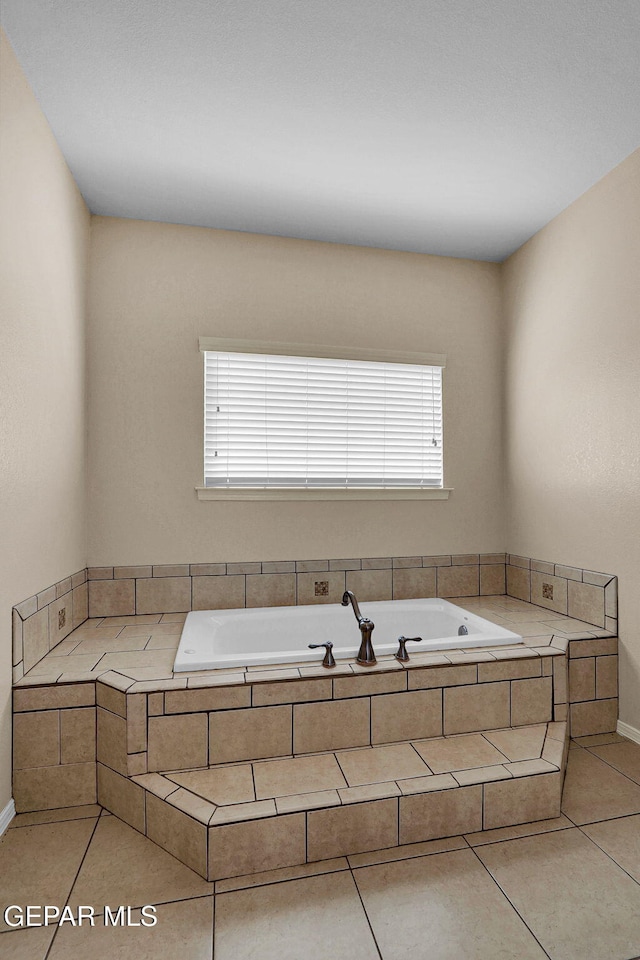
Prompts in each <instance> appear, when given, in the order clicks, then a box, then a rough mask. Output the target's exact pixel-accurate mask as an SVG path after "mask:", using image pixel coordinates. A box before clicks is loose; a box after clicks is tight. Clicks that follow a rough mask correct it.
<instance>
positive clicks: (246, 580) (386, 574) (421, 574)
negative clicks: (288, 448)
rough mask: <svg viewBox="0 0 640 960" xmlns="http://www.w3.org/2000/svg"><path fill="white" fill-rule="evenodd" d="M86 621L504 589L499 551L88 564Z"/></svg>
mask: <svg viewBox="0 0 640 960" xmlns="http://www.w3.org/2000/svg"><path fill="white" fill-rule="evenodd" d="M88 578H89V615H90V617H113V616H133V615H136V614H137V615H140V614H151V613H168V612H175V613H180V612H186V611H189V610H211V609H224V608H236V607H245V606H246V607H262V606H290V605H294V604H310V603H338V602H339V601H340V599H341V597H342V594H343V592H344V590H345V589H348V590H353V591H354V592H355V593H356V594H357V595H358V598H359V599H361V600H363V601H364V600H407V599H411V598H415V597H443V598H444V597H446V598H450V597H459V596H488V595H492V594H502V593H504V591H505V554H504V553H486V554H477V553H473V554H446V555H443V556H433V557H422V556H414V557H373V558H352V559H333V560H278V561H269V562H267V561H264V562H260V561H256V562H247V563H191V564H189V563H178V564H164V565H160V566H129V567H90V568H89V570H88Z"/></svg>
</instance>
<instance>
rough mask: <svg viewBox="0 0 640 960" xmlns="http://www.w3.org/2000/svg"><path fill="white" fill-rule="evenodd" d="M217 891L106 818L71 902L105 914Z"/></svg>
mask: <svg viewBox="0 0 640 960" xmlns="http://www.w3.org/2000/svg"><path fill="white" fill-rule="evenodd" d="M212 890H213V888H212V885H211V884H210V883H207V882H206V880H203V879H202V877H199V876H198V875H197V874H196V873H194V872H193V871H192V870H190V869H189V868H188V867H186V866H185V865H184V864H182V863H180V862H179V861H178V860H176V859H175V858H174V857H172V856H170V855H169V854H168V853H166V852H165V851H164V850H161V849H160V847H158V846H157V845H156V844H155V843H152V842H151V840H147V838H146V837H143V836H142V835H141V834H139V833H138V832H137V831H136V830H133V829H132V828H131V827H128V826H127V825H126V823H122V821H121V820H119V819H118V818H117V817H104V818H102V817H101V818H100V822H99V823H98V826H97V828H96V832H95V835H94V837H93V840H92V842H91V845H90V847H89V850H88V852H87V856H86V857H85V860H84V863H83V864H82V869H81V871H80V874H79V876H78V879H77V880H76V882H75V884H74V886H73V890H72V892H71V897H70V900H69V902H70V904H71V905H72V906H77V905H78V904H94V905H96V906H99V907H100V908H101V909H102V908H103V907H104V906H105V905H108V906H112V905H114V906H118V905H119V904H121V903H123V904H128V905H130V906H132V907H142V906H144V904H146V903H163V902H165V901H168V900H180V899H182V898H186V897H201V896H204V895H206V894H208V893H211V892H212ZM43 902H47V901H43Z"/></svg>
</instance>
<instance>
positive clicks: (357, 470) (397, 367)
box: [200, 339, 444, 499]
mask: <svg viewBox="0 0 640 960" xmlns="http://www.w3.org/2000/svg"><path fill="white" fill-rule="evenodd" d="M227 344H229V342H228V341H218V340H209V339H203V340H202V341H201V349H202V350H203V352H204V363H205V451H204V460H205V486H204V490H205V491H211V492H214V491H218V492H222V491H227V492H231V491H254V493H255V492H256V491H269V490H271V491H280V496H281V497H282V498H287V496H286V491H288V492H289V493H290V494H294V492H295V491H307V492H309V491H315V492H316V493H319V492H322V491H324V492H325V494H326V496H322V497H321V498H322V499H325V498H326V499H333V498H335V497H337V498H340V492H342V493H343V494H344V493H345V492H351V491H358V492H359V493H360V494H361V495H362V494H364V492H365V491H369V493H370V496H371V495H372V494H371V492H375V491H377V492H378V493H381V492H383V491H384V492H385V493H386V492H387V491H396V492H398V493H399V492H401V491H403V492H404V493H405V494H407V495H409V494H411V493H413V494H414V495H416V493H417V494H418V495H419V494H420V492H422V494H423V495H428V494H427V491H431V493H432V495H434V494H436V491H438V492H439V493H440V494H442V492H443V489H444V488H443V472H442V471H443V462H442V368H443V366H444V358H443V357H433V356H429V357H428V358H427V359H428V360H429V361H430V362H428V363H427V362H421V361H423V360H424V357H421V356H416V355H403V354H400V353H394V354H385V355H384V357H381V356H380V354H379V353H376V352H375V351H369V350H357V351H354V350H346V349H343V350H340V349H339V348H331V349H329V348H326V347H312V346H311V345H309V344H307V345H298V344H273V343H267V344H265V343H255V342H246V343H231V344H230V346H231V347H233V349H220V347H221V345H227ZM213 347H217V349H212V348H213ZM341 353H342V354H349V356H341V355H340V354H341ZM305 354H308V355H305ZM323 354H324V355H323ZM326 354H333V356H332V355H329V356H327V355H326ZM390 357H392V359H390ZM200 489H201V490H202V489H203V488H200ZM332 492H333V496H332ZM356 495H357V494H356ZM214 496H215V494H214ZM247 496H248V497H250V494H247ZM209 498H210V497H203V499H209Z"/></svg>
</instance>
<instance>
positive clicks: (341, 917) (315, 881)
mask: <svg viewBox="0 0 640 960" xmlns="http://www.w3.org/2000/svg"><path fill="white" fill-rule="evenodd" d="M215 942H216V960H300V958H301V957H304V958H305V960H328V958H336V960H339V958H340V960H342V958H347V957H348V958H349V960H378V957H379V955H378V951H377V950H376V946H375V942H374V939H373V936H372V935H371V930H370V929H369V925H368V923H367V918H366V916H365V913H364V910H363V909H362V904H361V902H360V898H359V897H358V891H357V889H356V886H355V884H354V882H353V878H352V877H351V875H350V874H349V873H348V872H346V871H345V872H344V873H334V874H330V875H325V876H319V877H307V878H304V879H301V880H291V881H289V882H287V883H277V884H272V885H271V886H265V887H261V888H259V889H252V890H241V891H237V892H234V893H227V894H223V895H221V896H220V897H219V898H217V902H216V923H215Z"/></svg>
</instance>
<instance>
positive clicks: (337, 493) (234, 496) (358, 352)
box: [196, 337, 452, 501]
mask: <svg viewBox="0 0 640 960" xmlns="http://www.w3.org/2000/svg"><path fill="white" fill-rule="evenodd" d="M198 349H199V351H200V353H205V352H219V353H250V354H264V355H270V356H290V357H320V358H326V359H336V360H363V361H370V362H378V363H398V364H402V363H407V364H414V365H416V364H417V365H420V364H424V365H425V366H426V365H428V366H438V367H442V368H443V369H444V368H445V366H446V359H447V358H446V356H445V355H444V354H436V353H419V352H413V351H411V352H409V351H402V350H378V349H375V348H369V347H349V346H345V347H340V346H327V345H325V344H313V343H288V342H277V341H271V340H269V341H263V340H238V339H228V338H222V337H200V338H199V340H198ZM443 473H444V460H443ZM451 491H452V488H451V487H445V486H442V487H380V488H377V487H347V488H332V487H304V488H303V487H206V486H197V487H196V493H197V496H198V499H199V500H386V501H390V500H447V499H448V498H449V494H450V492H451Z"/></svg>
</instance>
